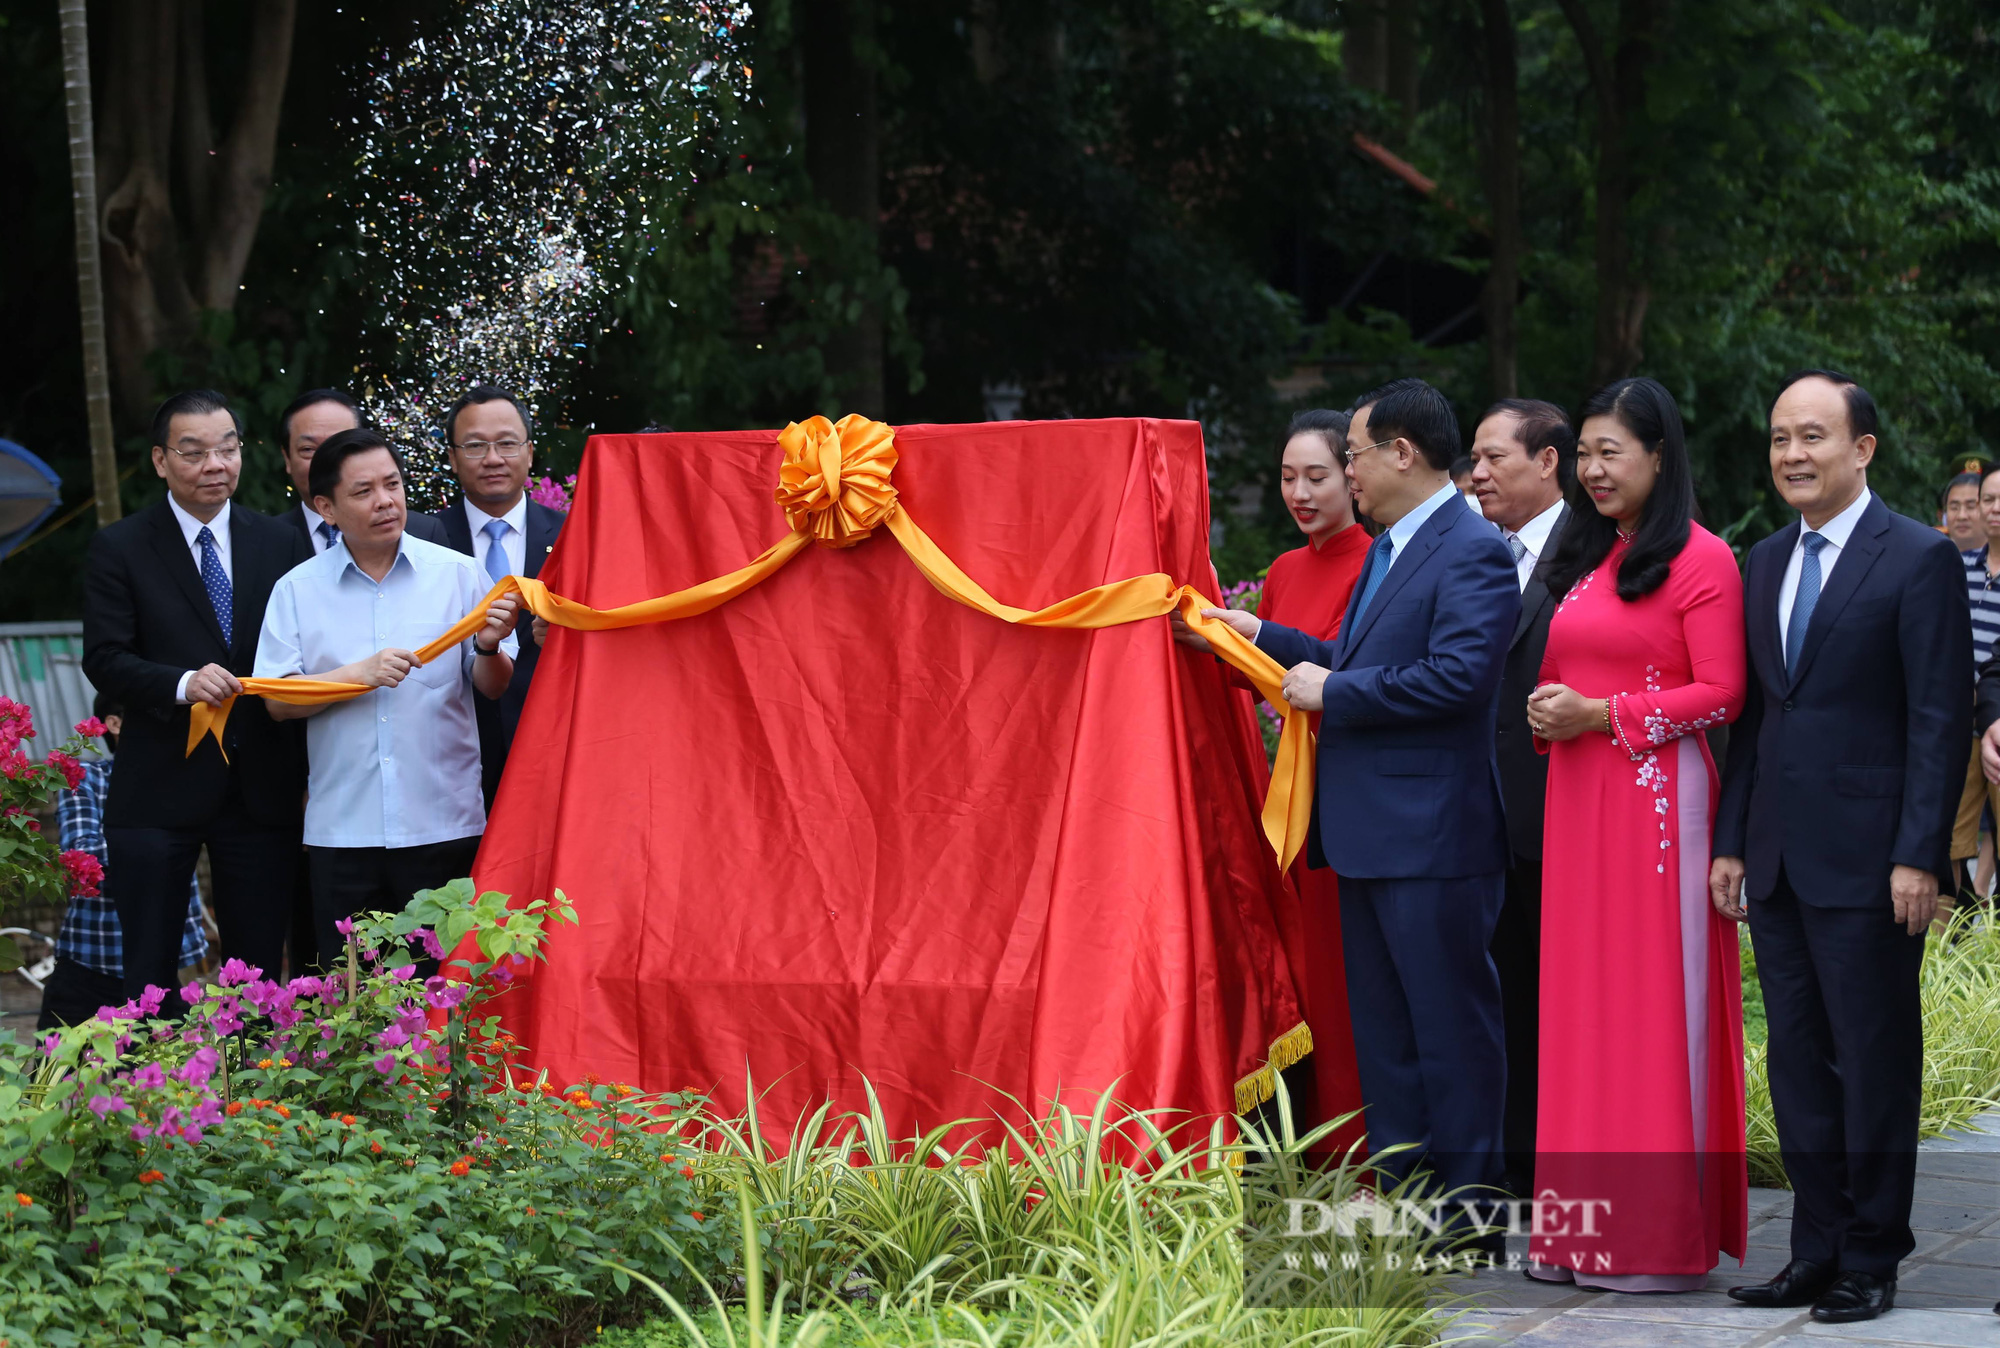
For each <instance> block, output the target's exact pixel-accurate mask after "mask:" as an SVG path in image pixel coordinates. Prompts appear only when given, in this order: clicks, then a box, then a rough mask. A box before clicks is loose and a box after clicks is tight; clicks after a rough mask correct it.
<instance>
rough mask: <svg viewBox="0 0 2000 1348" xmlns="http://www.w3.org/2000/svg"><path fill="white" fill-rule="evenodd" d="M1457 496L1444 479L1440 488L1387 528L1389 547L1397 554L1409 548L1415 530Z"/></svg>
mask: <svg viewBox="0 0 2000 1348" xmlns="http://www.w3.org/2000/svg"><path fill="white" fill-rule="evenodd" d="M1458 494H1459V491H1458V488H1457V487H1456V486H1454V485H1453V484H1452V481H1451V479H1450V478H1446V479H1445V483H1444V485H1443V486H1442V487H1439V488H1438V489H1437V490H1436V491H1435V492H1433V493H1432V494H1431V495H1429V496H1428V497H1426V498H1424V499H1423V500H1422V501H1419V502H1418V503H1417V506H1416V508H1415V509H1414V510H1412V511H1410V513H1409V514H1407V515H1405V516H1403V518H1401V519H1399V520H1397V521H1396V522H1395V523H1394V524H1392V525H1390V526H1389V546H1390V547H1392V548H1394V549H1395V550H1396V551H1397V552H1398V553H1400V552H1402V551H1403V550H1404V549H1405V548H1407V547H1408V546H1409V543H1410V540H1411V539H1413V538H1415V537H1416V536H1417V530H1419V529H1421V528H1423V527H1424V521H1425V520H1427V519H1429V518H1430V517H1431V516H1432V515H1434V514H1436V513H1437V510H1438V507H1439V506H1441V505H1443V504H1444V503H1445V502H1447V501H1449V500H1450V499H1451V498H1452V497H1454V496H1457V495H1458Z"/></svg>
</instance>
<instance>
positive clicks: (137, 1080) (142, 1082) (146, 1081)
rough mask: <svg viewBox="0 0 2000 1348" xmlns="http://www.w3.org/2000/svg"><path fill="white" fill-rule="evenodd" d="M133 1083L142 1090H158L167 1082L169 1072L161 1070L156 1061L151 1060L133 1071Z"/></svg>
mask: <svg viewBox="0 0 2000 1348" xmlns="http://www.w3.org/2000/svg"><path fill="white" fill-rule="evenodd" d="M131 1080H132V1084H133V1085H134V1086H135V1087H137V1088H138V1089H140V1090H142V1091H156V1090H158V1089H160V1087H162V1086H164V1085H166V1084H167V1074H166V1073H165V1072H163V1071H161V1070H160V1065H159V1064H158V1063H156V1062H149V1063H147V1064H146V1065H145V1066H144V1067H141V1068H138V1069H137V1070H135V1071H134V1072H133V1073H132V1078H131Z"/></svg>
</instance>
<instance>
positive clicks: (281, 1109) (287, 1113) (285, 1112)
mask: <svg viewBox="0 0 2000 1348" xmlns="http://www.w3.org/2000/svg"><path fill="white" fill-rule="evenodd" d="M271 1108H273V1109H275V1110H277V1111H278V1117H279V1118H281V1119H289V1118H290V1117H292V1111H291V1110H289V1109H287V1108H286V1107H285V1106H283V1105H272V1106H271Z"/></svg>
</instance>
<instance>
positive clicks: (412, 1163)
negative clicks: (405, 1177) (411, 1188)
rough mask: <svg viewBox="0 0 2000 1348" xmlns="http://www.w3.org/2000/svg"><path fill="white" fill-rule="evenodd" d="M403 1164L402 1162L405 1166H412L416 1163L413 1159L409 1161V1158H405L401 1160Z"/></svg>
mask: <svg viewBox="0 0 2000 1348" xmlns="http://www.w3.org/2000/svg"><path fill="white" fill-rule="evenodd" d="M403 1164H404V1165H406V1166H413V1165H415V1164H416V1162H415V1161H410V1160H406V1161H404V1162H403Z"/></svg>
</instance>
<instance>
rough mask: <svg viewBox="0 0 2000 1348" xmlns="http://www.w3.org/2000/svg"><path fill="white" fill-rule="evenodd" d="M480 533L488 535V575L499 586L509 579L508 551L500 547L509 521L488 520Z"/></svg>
mask: <svg viewBox="0 0 2000 1348" xmlns="http://www.w3.org/2000/svg"><path fill="white" fill-rule="evenodd" d="M479 532H481V533H482V534H485V535H486V574H487V575H489V576H491V577H492V578H493V580H494V582H495V583H496V584H497V583H498V582H500V581H503V580H505V579H507V549H505V548H503V547H501V546H500V540H501V538H502V537H504V536H505V535H506V533H507V521H505V520H488V521H486V527H485V528H484V529H481V530H480V531H479Z"/></svg>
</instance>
